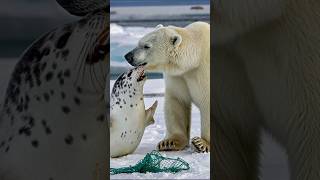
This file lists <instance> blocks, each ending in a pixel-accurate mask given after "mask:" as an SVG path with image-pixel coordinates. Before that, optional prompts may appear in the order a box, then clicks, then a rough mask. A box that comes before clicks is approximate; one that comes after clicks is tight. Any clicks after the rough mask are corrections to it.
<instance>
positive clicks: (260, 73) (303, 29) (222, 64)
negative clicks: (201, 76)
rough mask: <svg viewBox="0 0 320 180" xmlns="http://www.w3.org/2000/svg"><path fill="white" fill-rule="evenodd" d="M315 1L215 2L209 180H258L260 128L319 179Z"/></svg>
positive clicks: (304, 173)
mask: <svg viewBox="0 0 320 180" xmlns="http://www.w3.org/2000/svg"><path fill="white" fill-rule="evenodd" d="M319 9H320V1H307V0H300V1H296V0H238V1H234V0H215V1H214V2H213V11H212V12H213V23H211V24H212V25H213V27H214V30H213V34H214V35H215V36H214V39H213V42H212V43H213V50H214V54H213V58H214V65H213V71H212V73H213V86H212V87H213V90H212V92H213V94H212V97H213V102H212V114H213V117H212V118H213V119H212V121H211V123H212V124H213V125H212V127H213V129H212V133H213V134H212V136H213V137H214V141H213V142H212V144H213V150H211V151H212V152H213V153H212V156H213V166H214V173H213V174H214V178H213V179H217V180H234V179H237V180H257V179H259V157H260V147H261V131H262V129H263V130H266V131H267V132H268V133H270V134H271V135H272V136H273V137H274V139H275V140H276V141H277V142H279V143H280V144H281V145H282V147H283V148H284V149H285V150H286V153H287V156H288V163H289V170H290V178H291V179H292V180H319V179H320V71H319V70H320V43H319V37H320V26H319V18H318V17H319Z"/></svg>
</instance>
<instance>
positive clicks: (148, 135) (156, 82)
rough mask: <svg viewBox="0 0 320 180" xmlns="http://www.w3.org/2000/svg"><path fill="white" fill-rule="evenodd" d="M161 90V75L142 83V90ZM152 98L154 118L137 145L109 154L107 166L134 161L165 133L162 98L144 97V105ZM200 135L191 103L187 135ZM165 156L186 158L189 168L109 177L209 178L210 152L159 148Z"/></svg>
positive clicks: (154, 146)
mask: <svg viewBox="0 0 320 180" xmlns="http://www.w3.org/2000/svg"><path fill="white" fill-rule="evenodd" d="M113 84H114V81H111V82H110V87H113ZM161 92H162V93H163V92H164V82H163V79H152V80H147V81H146V84H145V85H144V93H161ZM155 100H158V103H159V104H158V108H157V110H156V113H155V116H154V119H155V124H153V125H151V126H148V127H147V128H146V129H145V133H144V135H143V138H142V140H141V143H140V145H139V146H138V148H137V149H136V151H135V152H134V153H133V154H130V155H127V156H124V157H121V158H110V166H111V167H125V166H129V165H134V164H136V163H137V162H138V161H139V160H140V159H143V157H144V156H145V155H146V153H148V152H151V151H152V150H154V149H155V148H156V145H157V143H158V142H159V141H160V140H162V139H163V138H164V137H165V131H166V128H165V122H164V98H163V97H154V98H145V99H144V101H145V105H146V108H148V107H150V106H151V105H152V104H153V102H154V101H155ZM199 135H200V112H199V110H198V109H197V108H196V107H195V106H193V107H192V128H191V137H193V136H199ZM161 153H162V154H163V155H165V156H168V157H174V158H177V157H180V158H182V159H184V160H185V161H187V162H188V163H189V165H190V170H188V171H182V172H180V173H177V174H170V173H156V174H154V173H147V174H140V173H133V174H119V175H112V176H111V179H209V178H210V153H206V154H199V153H194V152H193V151H192V150H191V148H187V149H186V150H184V151H179V152H161Z"/></svg>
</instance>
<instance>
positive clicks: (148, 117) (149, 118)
mask: <svg viewBox="0 0 320 180" xmlns="http://www.w3.org/2000/svg"><path fill="white" fill-rule="evenodd" d="M157 106H158V101H156V102H154V103H153V105H152V106H151V107H150V108H149V109H147V110H146V127H147V126H149V125H151V124H153V123H154V119H153V115H154V113H155V112H156V109H157Z"/></svg>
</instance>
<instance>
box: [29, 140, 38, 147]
mask: <svg viewBox="0 0 320 180" xmlns="http://www.w3.org/2000/svg"><path fill="white" fill-rule="evenodd" d="M31 144H32V146H33V147H34V148H37V147H38V146H39V142H38V141H37V140H32V141H31Z"/></svg>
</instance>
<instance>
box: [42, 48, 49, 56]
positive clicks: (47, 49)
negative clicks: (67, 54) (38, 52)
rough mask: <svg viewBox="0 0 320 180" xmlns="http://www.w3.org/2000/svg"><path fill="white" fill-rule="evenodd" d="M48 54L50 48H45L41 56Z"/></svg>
mask: <svg viewBox="0 0 320 180" xmlns="http://www.w3.org/2000/svg"><path fill="white" fill-rule="evenodd" d="M49 54H50V48H49V47H46V48H44V49H43V50H42V55H43V56H48V55H49Z"/></svg>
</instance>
